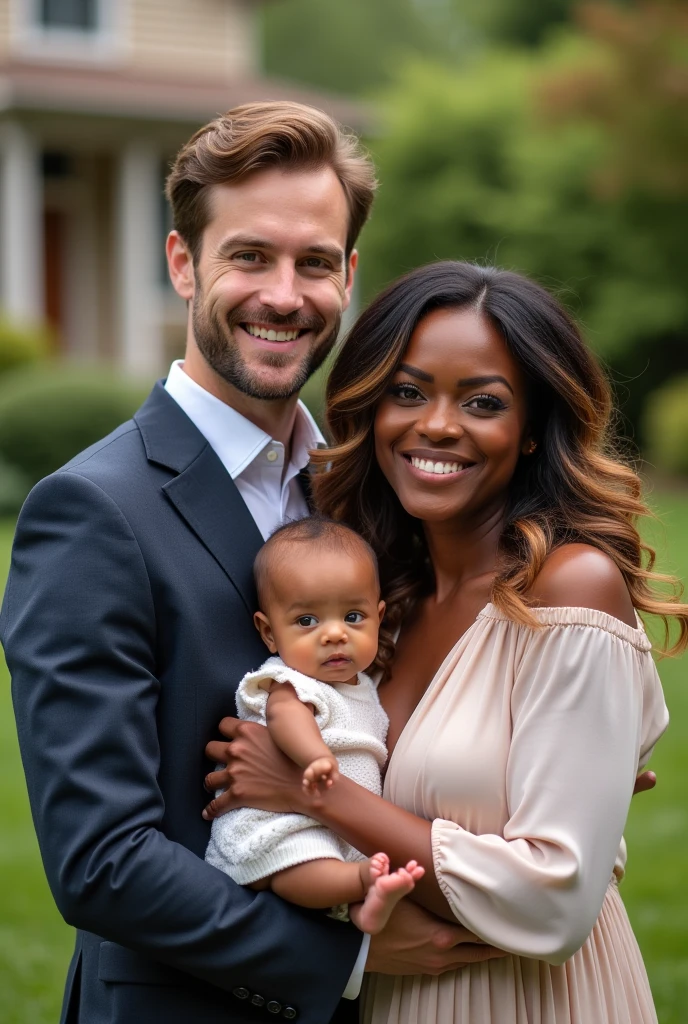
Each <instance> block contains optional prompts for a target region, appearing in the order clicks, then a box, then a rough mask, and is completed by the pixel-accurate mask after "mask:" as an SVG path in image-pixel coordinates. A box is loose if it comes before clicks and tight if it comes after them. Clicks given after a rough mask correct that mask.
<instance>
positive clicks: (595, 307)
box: [361, 34, 688, 421]
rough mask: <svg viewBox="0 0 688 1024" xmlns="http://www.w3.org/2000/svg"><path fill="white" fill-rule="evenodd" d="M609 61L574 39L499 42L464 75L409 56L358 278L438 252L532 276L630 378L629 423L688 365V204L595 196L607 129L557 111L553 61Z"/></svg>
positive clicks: (558, 65)
mask: <svg viewBox="0 0 688 1024" xmlns="http://www.w3.org/2000/svg"><path fill="white" fill-rule="evenodd" d="M607 59H608V55H607V54H606V52H605V51H604V49H603V48H602V47H600V46H597V45H596V44H594V43H593V42H590V41H588V40H583V39H581V38H579V37H576V36H572V35H566V34H565V35H562V36H561V37H560V38H558V39H556V40H554V41H552V42H551V43H550V44H549V45H548V46H547V47H546V48H545V49H544V50H542V51H541V52H539V53H537V54H525V53H516V52H513V51H503V52H494V51H493V52H491V53H489V54H486V55H485V56H484V57H482V58H481V59H479V60H477V61H475V62H474V63H473V64H472V65H471V66H469V67H466V68H465V69H463V70H460V71H456V70H451V69H448V68H446V67H438V66H437V65H433V64H430V63H427V62H415V63H414V64H413V65H411V66H407V67H406V68H405V69H404V70H403V72H402V73H401V74H400V77H399V81H398V84H397V85H396V87H395V88H394V89H393V90H391V91H390V92H389V93H388V94H387V97H386V114H387V120H386V124H387V130H386V132H385V134H384V135H383V136H382V137H381V138H380V139H378V140H376V141H375V142H374V143H373V146H372V148H373V155H374V157H375V159H376V162H377V164H378V167H379V175H380V180H381V188H380V192H379V196H378V199H377V201H376V207H375V210H374V212H373V218H372V221H371V223H370V225H369V226H368V228H367V229H366V231H365V234H364V236H363V239H362V242H361V252H362V273H363V278H364V291H365V293H366V294H367V296H368V297H370V296H372V295H373V294H374V293H375V292H376V291H377V290H378V289H379V288H380V287H381V286H383V285H385V284H386V283H388V282H389V281H390V280H392V279H394V278H395V277H396V276H398V275H399V274H400V273H403V272H405V271H407V270H409V269H410V268H412V267H415V266H418V265H419V264H421V263H425V262H429V261H432V260H435V259H468V260H476V261H487V262H494V263H498V264H499V265H501V266H505V267H508V268H510V269H515V270H519V271H522V272H524V273H526V274H529V275H531V276H533V277H535V278H536V279H537V280H539V281H541V282H542V283H543V284H545V285H547V286H548V287H550V288H552V289H553V290H555V291H557V292H558V293H559V295H560V297H561V298H562V299H563V300H564V302H565V303H566V304H567V305H568V306H569V307H571V308H572V310H573V312H574V313H575V314H577V315H578V316H579V318H580V319H581V320H582V322H583V324H584V327H585V330H586V334H587V336H588V338H589V339H590V341H591V343H592V344H593V346H594V347H595V348H596V349H597V350H598V351H599V352H600V354H601V355H602V356H603V358H604V359H605V360H606V361H607V362H608V363H609V364H611V367H612V369H613V371H614V376H615V377H616V378H617V380H620V381H622V382H623V381H624V380H625V379H627V378H632V379H633V387H632V397H631V398H630V399H629V400H627V401H626V402H625V404H624V411H625V413H626V415H627V416H628V417H629V418H630V420H631V421H635V420H636V419H637V417H638V414H639V405H640V403H641V401H642V397H643V395H644V394H645V393H646V392H647V391H648V390H649V389H651V388H653V387H656V386H657V385H658V384H659V383H660V382H661V381H662V380H663V379H665V378H666V377H667V376H668V375H669V373H672V372H676V370H677V369H686V370H688V344H686V335H688V293H687V292H686V288H685V281H686V279H688V248H687V247H686V245H685V237H684V236H685V228H684V225H685V223H686V222H687V219H688V199H686V198H685V197H681V196H677V195H674V194H670V195H666V194H663V193H653V194H649V193H642V194H641V193H639V192H638V191H633V190H629V191H622V192H619V193H618V194H615V195H609V194H605V193H601V192H600V190H599V189H598V188H597V187H596V177H595V174H596V171H597V169H598V168H599V167H600V166H601V165H602V164H603V162H604V160H605V157H606V152H607V151H606V133H605V128H604V126H603V125H602V124H601V123H599V122H598V120H597V119H595V118H592V117H590V118H585V117H583V116H578V117H575V118H567V119H565V120H563V121H562V120H557V119H555V118H554V117H552V116H551V115H550V114H548V113H547V110H546V103H545V96H544V90H545V82H546V81H548V80H549V77H551V75H552V74H553V72H554V70H555V69H556V70H557V71H560V70H561V69H562V68H566V67H570V68H578V69H580V68H584V69H585V68H589V69H591V70H592V69H597V68H599V67H600V66H603V65H604V62H605V61H606V60H607ZM620 397H621V399H622V401H623V399H624V398H625V395H624V391H623V390H621V391H620Z"/></svg>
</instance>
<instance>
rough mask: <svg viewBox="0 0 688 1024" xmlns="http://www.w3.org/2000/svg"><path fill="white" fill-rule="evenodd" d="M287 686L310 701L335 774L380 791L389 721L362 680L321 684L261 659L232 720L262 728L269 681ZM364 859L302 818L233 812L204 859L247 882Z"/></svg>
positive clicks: (221, 821) (215, 830)
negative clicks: (320, 863) (312, 863)
mask: <svg viewBox="0 0 688 1024" xmlns="http://www.w3.org/2000/svg"><path fill="white" fill-rule="evenodd" d="M272 680H275V681H276V682H278V683H291V685H292V686H293V687H294V689H295V691H296V694H297V696H298V698H299V700H301V701H303V703H304V704H312V705H313V707H314V708H315V720H316V722H317V724H318V726H319V728H320V732H321V735H322V738H323V741H324V742H325V743H326V744H327V746H328V747H329V748H330V750H331V751H332V753H333V754H334V755H335V756H336V758H337V761H338V762H339V771H340V772H341V774H342V775H346V776H347V778H349V779H352V780H353V781H354V782H357V783H358V784H359V785H360V786H364V787H365V788H366V789H369V790H370V791H371V793H377V795H378V796H380V795H381V793H382V785H381V777H380V769H381V767H382V765H384V763H385V761H386V760H387V748H386V747H385V739H386V737H387V726H388V724H389V723H388V719H387V715H386V714H385V712H384V711H383V709H382V706H381V704H380V701H379V699H378V695H377V687H376V686H375V683H374V682H373V681H372V679H370V677H369V676H367V675H365V674H364V673H363V672H360V673H359V675H358V683H357V684H356V685H354V684H352V683H321V682H320V681H319V680H318V679H312V678H311V677H310V676H304V675H302V674H301V673H300V672H297V671H296V670H295V669H292V668H288V667H287V666H286V665H285V664H284V662H283V661H282V659H281V658H268V660H267V661H266V662H265V664H264V665H262V666H261V668H259V669H258V671H257V672H247V673H246V675H245V676H244V678H243V679H242V680H241V682H240V683H239V688H238V690H237V695H236V703H237V711H238V714H239V718H243V719H245V720H246V721H249V722H260V723H261V724H262V725H265V722H266V708H267V703H268V697H269V693H268V690H266V689H265V688H264V687H265V685H266V684H267V685H269V683H270V681H272ZM321 858H331V859H332V858H334V859H335V860H342V861H355V860H365V857H363V855H362V854H361V853H359V852H358V850H355V849H354V848H353V847H352V846H350V845H349V844H348V843H345V842H344V840H343V839H340V838H339V837H338V836H336V835H335V834H334V832H330V831H329V829H326V828H324V827H323V826H322V825H321V824H320V823H319V822H317V821H315V820H314V819H313V818H309V817H307V816H306V815H305V814H277V813H276V812H274V811H258V810H255V809H254V808H252V807H240V808H239V809H238V810H236V811H229V812H228V813H227V814H224V815H222V817H220V818H216V819H215V820H214V821H213V827H212V831H211V835H210V842H209V843H208V849H207V850H206V854H205V859H206V860H207V862H208V863H209V864H212V865H213V866H214V867H216V868H220V870H221V871H225V872H226V873H227V874H228V875H230V877H231V878H233V879H234V881H235V882H238V883H239V884H240V885H248V884H249V883H250V882H255V881H257V880H258V879H259V878H266V877H267V876H269V875H274V874H275V872H277V871H282V870H283V869H284V868H289V867H293V866H294V865H295V864H303V863H304V862H306V861H309V860H320V859H321Z"/></svg>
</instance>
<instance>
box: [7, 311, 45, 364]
mask: <svg viewBox="0 0 688 1024" xmlns="http://www.w3.org/2000/svg"><path fill="white" fill-rule="evenodd" d="M49 349H50V340H49V335H48V332H47V331H46V330H45V328H43V327H39V326H28V325H25V324H17V323H14V322H13V321H11V320H8V319H6V318H5V317H0V376H1V375H2V374H4V373H7V372H8V371H10V370H15V369H17V367H19V366H24V365H26V364H27V363H38V362H40V361H41V360H44V359H46V358H47V356H48V352H49Z"/></svg>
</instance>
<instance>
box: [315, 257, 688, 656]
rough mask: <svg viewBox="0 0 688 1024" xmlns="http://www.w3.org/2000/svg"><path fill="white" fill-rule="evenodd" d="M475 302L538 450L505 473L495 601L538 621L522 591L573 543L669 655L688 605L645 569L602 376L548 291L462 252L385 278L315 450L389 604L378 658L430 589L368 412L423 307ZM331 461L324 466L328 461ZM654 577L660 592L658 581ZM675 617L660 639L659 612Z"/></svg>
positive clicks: (637, 492)
mask: <svg viewBox="0 0 688 1024" xmlns="http://www.w3.org/2000/svg"><path fill="white" fill-rule="evenodd" d="M466 307H468V308H470V307H473V308H475V309H476V310H477V311H479V312H480V314H481V315H482V316H485V317H486V318H488V319H489V321H490V322H491V323H492V324H493V325H494V326H495V327H496V328H497V330H498V331H499V333H500V334H501V336H502V337H503V339H504V341H505V343H506V345H507V346H508V348H509V350H510V352H511V353H512V355H513V356H514V358H515V359H516V361H517V363H518V364H519V366H520V367H521V370H522V372H523V373H524V376H525V378H526V382H527V395H528V405H529V425H530V431H531V435H532V437H533V439H534V440H535V441H536V442H537V448H536V450H535V453H534V454H532V455H529V456H521V458H520V459H519V461H518V464H517V467H516V471H515V473H514V476H513V479H512V481H511V486H510V490H509V494H508V499H507V507H506V515H505V520H504V529H503V532H502V536H501V540H500V552H499V556H500V557H499V561H498V569H497V575H496V577H495V580H494V584H493V588H492V601H493V602H494V604H495V605H496V606H497V607H498V608H500V609H501V610H502V611H503V612H504V613H505V614H507V615H508V616H509V617H510V618H511V619H513V620H514V621H516V622H519V623H523V624H527V625H530V626H533V627H536V626H537V625H538V622H537V619H536V618H535V616H534V615H533V614H532V612H531V611H530V609H529V607H528V604H527V602H526V597H525V595H526V594H527V593H528V590H529V589H530V587H531V586H532V584H533V582H534V581H535V578H536V576H537V575H538V573H539V572H540V570H541V568H542V566H543V563H544V561H545V559H546V558H547V556H548V555H549V554H550V552H551V551H552V550H553V549H554V548H556V547H558V546H559V545H561V544H565V543H568V542H572V541H577V542H583V543H587V544H592V545H594V546H595V547H597V548H599V549H600V550H602V551H604V552H605V553H606V554H607V555H609V557H610V558H612V559H613V560H614V562H615V563H616V565H617V566H618V567H619V569H620V571H621V573H622V574H623V577H624V580H625V581H626V585H627V586H628V589H629V592H630V595H631V599H632V601H633V604H634V606H635V607H636V608H637V609H638V610H639V611H641V612H647V613H650V614H652V615H657V616H659V617H660V618H661V619H663V621H664V627H665V642H664V645H663V647H664V650H665V652H666V653H678V652H680V651H683V650H684V649H685V648H686V646H688V606H687V605H684V604H681V603H680V597H681V594H682V587H681V585H680V583H679V581H678V580H676V579H674V578H673V577H671V576H666V575H661V574H659V573H656V572H654V571H653V566H654V561H655V552H654V551H653V550H652V548H650V547H649V546H648V545H647V544H645V543H643V541H642V540H641V538H640V534H639V533H638V529H637V526H636V522H637V520H638V518H639V517H640V516H646V515H649V514H650V512H649V509H648V508H647V506H646V505H645V503H644V502H643V500H642V497H641V484H640V480H639V478H638V476H637V474H636V473H635V472H634V471H633V470H632V469H631V468H630V467H629V466H628V465H626V464H624V462H623V461H622V459H621V458H620V456H619V455H618V453H617V452H616V451H615V449H614V446H613V442H612V437H611V429H610V421H611V417H612V413H613V403H612V398H611V389H610V387H609V383H608V381H607V379H606V377H605V375H604V373H603V372H602V370H601V368H600V366H599V364H598V363H597V361H596V359H595V357H594V356H593V354H592V352H591V351H590V350H589V349H588V347H587V346H586V344H585V343H584V341H583V340H582V338H581V335H580V332H579V330H578V327H577V326H576V324H575V323H574V321H573V320H572V318H571V317H570V316H569V314H568V313H567V312H566V311H565V310H564V309H563V308H562V306H561V305H560V304H559V303H558V302H557V300H556V299H555V298H554V297H553V296H552V295H550V294H549V292H547V291H546V290H545V289H544V288H542V287H540V285H538V284H535V282H533V281H530V280H528V279H527V278H525V277H522V276H520V275H519V274H515V273H511V272H508V271H505V270H500V269H497V268H495V267H485V266H478V265H475V264H471V263H458V262H449V261H447V262H442V263H433V264H430V265H428V266H424V267H420V268H419V269H417V270H414V271H412V272H411V273H410V274H407V275H406V276H405V277H402V278H401V279H400V280H398V281H396V282H394V284H392V285H390V286H389V287H388V288H387V289H386V290H385V291H384V292H383V293H382V294H381V295H379V296H378V297H377V298H376V299H375V300H374V301H373V302H372V303H371V305H370V306H368V308H367V309H366V310H365V311H364V312H363V313H362V314H361V315H360V316H359V318H358V320H357V321H356V323H355V324H354V325H353V327H352V328H351V330H350V332H349V334H348V336H347V338H346V339H345V341H344V343H343V344H342V347H341V348H340V350H339V353H338V355H337V359H336V361H335V363H334V366H333V368H332V372H331V374H330V377H329V381H328V384H327V422H328V425H329V429H330V432H331V435H332V441H333V446H332V447H330V448H328V449H327V450H324V451H319V452H315V453H313V461H314V462H315V463H316V465H317V466H318V467H319V468H320V470H321V472H319V473H317V474H316V476H315V477H314V480H313V483H314V494H315V499H316V503H317V505H318V508H319V509H320V511H321V512H323V513H324V514H325V515H328V516H330V517H332V518H334V519H339V520H342V521H344V522H345V523H347V524H348V525H349V526H352V527H353V528H354V529H355V530H357V531H358V532H359V533H361V534H362V535H363V537H365V539H366V540H367V541H368V543H369V544H370V545H371V547H372V548H373V550H374V551H375V553H376V554H377V557H378V561H379V568H380V579H381V584H382V594H383V597H384V598H385V600H386V602H387V614H386V616H385V622H384V623H383V630H382V635H381V647H380V657H381V660H382V662H383V664H384V666H385V669H386V670H388V669H389V665H390V663H391V658H392V656H393V651H394V647H393V643H392V641H391V637H392V636H393V635H394V633H395V631H396V630H397V629H398V627H399V626H400V624H401V622H402V620H403V619H404V617H405V616H406V615H407V614H408V613H409V611H410V610H411V609H412V607H413V606H414V604H415V603H416V601H417V600H418V599H419V598H420V597H422V596H423V595H424V594H426V593H428V592H430V591H431V590H432V587H433V578H432V570H431V567H430V561H429V557H428V551H427V545H426V542H425V537H424V533H423V529H422V523H421V522H420V521H419V520H417V519H414V518H413V517H412V516H410V515H409V514H408V513H407V512H406V511H405V509H404V508H403V507H402V505H401V504H400V502H399V500H398V499H397V497H396V495H395V493H394V491H393V490H392V488H391V487H390V485H389V483H388V482H387V480H386V478H385V477H384V476H383V474H382V472H381V470H380V468H379V466H378V464H377V461H376V459H375V446H374V435H373V423H374V418H375V413H376V409H377V406H378V403H379V402H380V399H381V398H382V397H383V395H384V394H385V393H386V391H387V388H388V385H389V381H390V378H391V377H392V376H393V374H394V373H395V371H396V369H397V367H398V365H399V363H400V362H401V359H402V356H403V354H404V351H405V350H406V347H407V346H408V344H409V341H410V338H411V335H412V333H413V331H414V329H415V328H416V326H417V325H418V323H419V322H420V321H421V320H422V319H423V317H425V316H427V314H428V313H430V312H431V311H432V310H435V309H441V308H454V309H460V308H466ZM325 469H327V471H326V472H325V471H324V470H325ZM658 588H660V589H658ZM670 618H675V619H676V620H677V621H678V625H679V635H678V638H677V640H676V641H675V642H674V643H673V645H671V644H670V637H669V619H670Z"/></svg>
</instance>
